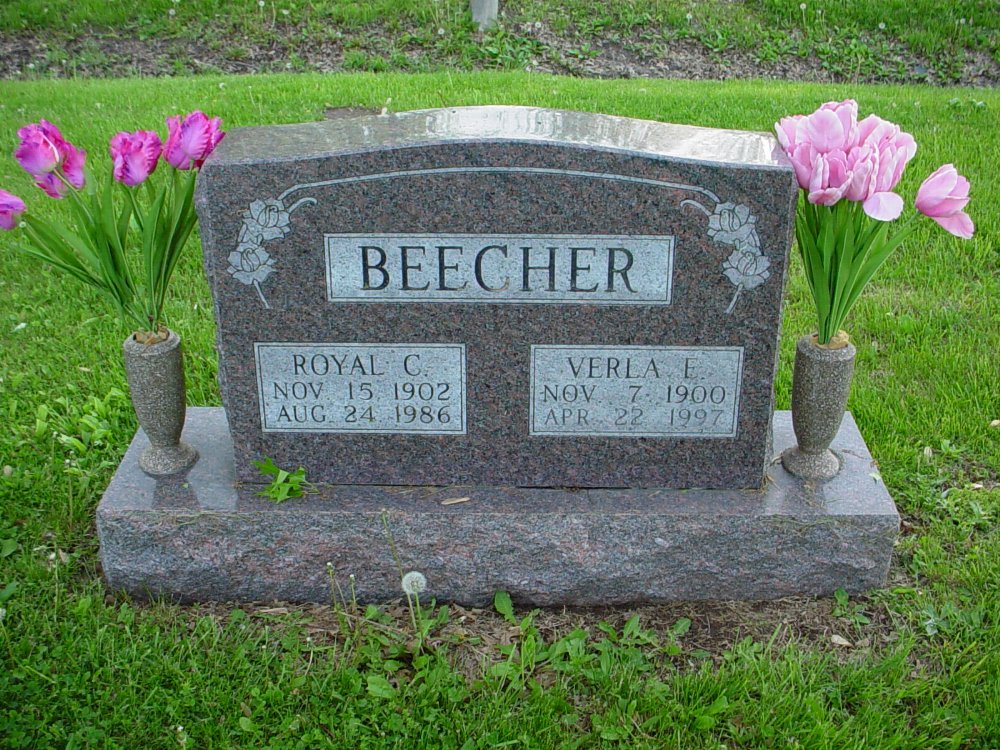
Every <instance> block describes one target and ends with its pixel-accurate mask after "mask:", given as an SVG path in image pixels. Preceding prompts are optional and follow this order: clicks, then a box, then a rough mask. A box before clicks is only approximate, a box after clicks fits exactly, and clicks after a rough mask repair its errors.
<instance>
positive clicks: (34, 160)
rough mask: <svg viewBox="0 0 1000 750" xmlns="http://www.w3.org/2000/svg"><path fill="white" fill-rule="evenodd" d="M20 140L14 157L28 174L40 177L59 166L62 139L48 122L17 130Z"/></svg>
mask: <svg viewBox="0 0 1000 750" xmlns="http://www.w3.org/2000/svg"><path fill="white" fill-rule="evenodd" d="M17 135H18V137H19V138H20V139H21V142H20V143H19V144H18V146H17V149H15V151H14V158H15V159H17V161H18V163H19V164H20V165H21V166H22V167H23V168H24V171H26V172H27V173H28V174H30V175H32V176H34V177H40V176H42V175H43V174H48V173H49V172H51V171H53V170H54V169H55V168H56V167H58V166H59V164H60V162H61V161H62V154H61V153H60V150H59V146H60V145H61V144H64V143H65V142H66V141H65V140H63V137H62V134H61V133H60V132H59V129H58V128H57V127H56V126H55V125H53V124H52V123H50V122H47V121H45V120H42V121H41V122H40V123H38V124H37V125H36V124H31V125H25V126H24V127H23V128H21V129H20V130H18V131H17Z"/></svg>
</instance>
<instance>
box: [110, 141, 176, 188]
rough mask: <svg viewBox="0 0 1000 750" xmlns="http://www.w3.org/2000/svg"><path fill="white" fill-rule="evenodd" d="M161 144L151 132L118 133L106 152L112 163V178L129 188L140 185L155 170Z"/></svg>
mask: <svg viewBox="0 0 1000 750" xmlns="http://www.w3.org/2000/svg"><path fill="white" fill-rule="evenodd" d="M162 150H163V144H162V143H161V142H160V136H158V135H157V134H156V133H154V132H153V131H152V130H137V131H136V132H135V133H124V132H122V133H118V134H117V135H115V136H114V137H113V138H112V139H111V144H110V146H109V147H108V151H109V152H110V153H111V158H112V160H113V161H114V172H113V174H114V178H115V179H116V180H118V182H122V183H124V184H126V185H128V186H129V187H135V186H136V185H139V184H141V183H142V182H143V181H145V179H146V178H147V177H149V176H150V175H151V174H152V173H153V171H154V170H155V169H156V165H157V163H158V162H159V160H160V152H161V151H162Z"/></svg>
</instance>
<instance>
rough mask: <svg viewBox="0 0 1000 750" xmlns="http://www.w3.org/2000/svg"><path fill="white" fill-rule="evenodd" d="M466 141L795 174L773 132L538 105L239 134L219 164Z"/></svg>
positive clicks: (227, 142) (227, 143) (228, 141)
mask: <svg viewBox="0 0 1000 750" xmlns="http://www.w3.org/2000/svg"><path fill="white" fill-rule="evenodd" d="M466 141H476V142H482V141H524V142H534V143H546V142H550V143H560V144H563V145H576V146H582V147H587V148H601V149H611V150H616V151H626V152H632V153H636V154H642V155H648V156H658V157H664V158H670V159H685V160H690V161H697V162H705V163H713V164H724V163H730V162H732V163H739V164H740V165H741V166H744V167H756V168H763V169H767V168H772V169H788V168H789V162H788V158H787V157H786V156H785V154H784V152H783V151H782V150H781V149H780V148H777V142H776V141H775V139H774V138H773V137H772V136H771V135H770V134H766V133H751V132H747V131H742V130H720V129H717V128H702V127H695V126H693V125H672V124H669V123H664V122H655V121H652V120H635V119H632V118H628V117H615V116H612V115H602V114H594V113H591V112H571V111H566V110H559V109H542V108H539V107H508V106H489V107H452V108H449V109H425V110H417V111H414V112H398V113H392V114H384V115H370V116H362V117H352V118H342V119H337V120H326V121H323V122H308V123H303V124H297V125H277V126H266V127H250V128H234V129H233V130H232V131H230V133H229V136H228V137H227V138H225V139H224V140H223V141H222V143H221V144H219V147H218V148H216V150H215V152H214V153H213V154H212V156H211V157H210V159H211V163H212V164H218V165H224V164H241V163H246V162H257V161H277V160H283V159H293V160H296V161H298V160H301V159H309V158H314V157H322V156H331V155H334V154H344V153H351V152H355V151H367V150H371V149H377V148H383V147H387V146H391V147H392V148H406V147H408V146H427V145H431V144H444V143H461V142H466Z"/></svg>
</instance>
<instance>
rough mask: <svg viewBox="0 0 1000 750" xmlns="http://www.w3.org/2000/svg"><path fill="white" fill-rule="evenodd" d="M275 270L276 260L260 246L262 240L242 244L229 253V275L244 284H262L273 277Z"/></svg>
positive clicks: (257, 239)
mask: <svg viewBox="0 0 1000 750" xmlns="http://www.w3.org/2000/svg"><path fill="white" fill-rule="evenodd" d="M273 269H274V258H272V257H271V256H270V255H268V254H267V251H266V250H265V249H264V248H263V247H261V246H260V238H259V237H258V238H256V240H249V241H245V242H241V243H240V244H239V246H238V247H237V248H236V249H235V250H234V251H233V252H231V253H229V268H228V269H227V270H228V271H229V273H231V274H232V275H233V278H235V279H236V280H237V281H239V282H241V283H243V284H248V285H249V284H253V283H254V282H256V283H257V284H260V283H261V282H262V281H264V279H266V278H267V277H268V276H270V275H271V271H272V270H273Z"/></svg>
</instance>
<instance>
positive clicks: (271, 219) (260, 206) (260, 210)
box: [243, 199, 289, 242]
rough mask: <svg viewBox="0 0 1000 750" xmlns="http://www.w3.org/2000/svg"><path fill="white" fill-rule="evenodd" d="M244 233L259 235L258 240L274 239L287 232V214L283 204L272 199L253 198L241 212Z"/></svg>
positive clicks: (253, 235) (252, 235)
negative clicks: (248, 206) (244, 227)
mask: <svg viewBox="0 0 1000 750" xmlns="http://www.w3.org/2000/svg"><path fill="white" fill-rule="evenodd" d="M243 223H244V224H245V226H246V234H247V235H248V236H251V237H256V236H259V237H260V238H261V239H260V241H262V242H266V241H268V240H276V239H278V238H279V237H284V236H285V235H286V234H288V232H289V226H288V223H289V215H288V211H286V210H285V205H284V204H283V203H282V202H281V201H279V200H274V199H267V200H255V201H254V202H253V203H251V204H250V208H248V209H247V210H246V211H244V212H243Z"/></svg>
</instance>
